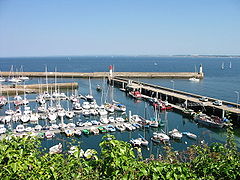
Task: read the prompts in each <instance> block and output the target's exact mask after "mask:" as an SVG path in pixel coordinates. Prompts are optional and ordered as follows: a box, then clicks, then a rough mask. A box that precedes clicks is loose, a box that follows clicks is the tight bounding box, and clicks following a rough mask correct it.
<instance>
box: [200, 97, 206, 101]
mask: <svg viewBox="0 0 240 180" xmlns="http://www.w3.org/2000/svg"><path fill="white" fill-rule="evenodd" d="M199 101H203V102H207V101H208V98H206V97H201V98H199Z"/></svg>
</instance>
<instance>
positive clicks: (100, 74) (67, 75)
mask: <svg viewBox="0 0 240 180" xmlns="http://www.w3.org/2000/svg"><path fill="white" fill-rule="evenodd" d="M0 76H3V77H11V76H15V77H21V76H27V77H32V78H38V77H46V76H47V77H50V78H54V77H62V78H89V77H91V78H103V77H109V76H115V77H124V78H171V79H172V78H192V77H195V78H199V79H202V78H203V77H204V74H203V73H202V72H200V73H198V72H112V74H111V72H17V73H13V72H6V71H5V72H0Z"/></svg>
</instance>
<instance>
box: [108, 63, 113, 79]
mask: <svg viewBox="0 0 240 180" xmlns="http://www.w3.org/2000/svg"><path fill="white" fill-rule="evenodd" d="M109 76H110V77H112V76H113V66H112V65H110V66H109Z"/></svg>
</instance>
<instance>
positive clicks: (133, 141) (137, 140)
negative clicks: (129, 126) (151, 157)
mask: <svg viewBox="0 0 240 180" xmlns="http://www.w3.org/2000/svg"><path fill="white" fill-rule="evenodd" d="M129 142H130V143H131V144H132V145H133V146H141V141H140V140H139V139H131V140H130V141H129Z"/></svg>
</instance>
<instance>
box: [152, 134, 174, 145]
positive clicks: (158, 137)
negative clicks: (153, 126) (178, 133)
mask: <svg viewBox="0 0 240 180" xmlns="http://www.w3.org/2000/svg"><path fill="white" fill-rule="evenodd" d="M151 140H152V141H153V142H155V143H161V142H163V143H165V142H168V141H169V140H170V138H169V136H168V135H166V134H165V133H160V132H159V133H156V132H154V133H153V136H152V138H151Z"/></svg>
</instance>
